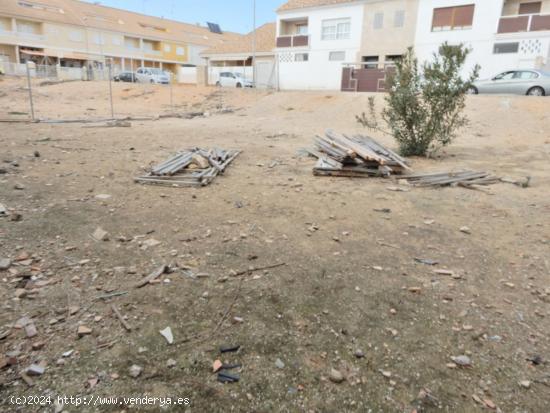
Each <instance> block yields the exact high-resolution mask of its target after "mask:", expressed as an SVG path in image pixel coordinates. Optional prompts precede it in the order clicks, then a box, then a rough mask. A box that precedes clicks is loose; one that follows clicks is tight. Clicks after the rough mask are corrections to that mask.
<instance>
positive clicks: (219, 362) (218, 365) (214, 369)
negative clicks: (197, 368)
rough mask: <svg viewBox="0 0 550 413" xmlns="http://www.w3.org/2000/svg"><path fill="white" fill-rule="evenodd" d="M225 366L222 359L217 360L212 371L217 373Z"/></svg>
mask: <svg viewBox="0 0 550 413" xmlns="http://www.w3.org/2000/svg"><path fill="white" fill-rule="evenodd" d="M222 367H223V363H222V362H221V361H220V360H215V361H214V363H212V371H213V372H214V373H217V372H218V371H220V370H221V369H222Z"/></svg>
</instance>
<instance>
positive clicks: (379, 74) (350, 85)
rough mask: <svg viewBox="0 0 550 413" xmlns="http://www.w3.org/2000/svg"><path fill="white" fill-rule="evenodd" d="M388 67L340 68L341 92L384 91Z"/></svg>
mask: <svg viewBox="0 0 550 413" xmlns="http://www.w3.org/2000/svg"><path fill="white" fill-rule="evenodd" d="M389 72H390V70H389V69H365V68H361V69H355V68H353V67H344V68H343V69H342V89H341V90H342V92H385V91H386V78H387V75H388V73H389Z"/></svg>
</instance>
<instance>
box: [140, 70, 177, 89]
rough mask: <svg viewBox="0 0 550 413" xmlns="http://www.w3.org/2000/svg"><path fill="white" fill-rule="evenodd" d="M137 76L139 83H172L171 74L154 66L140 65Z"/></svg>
mask: <svg viewBox="0 0 550 413" xmlns="http://www.w3.org/2000/svg"><path fill="white" fill-rule="evenodd" d="M136 77H137V80H138V82H139V83H160V84H163V85H167V84H169V83H170V76H169V75H168V74H167V73H166V72H164V71H162V70H160V69H156V68H154V67H140V68H139V69H138V70H137V72H136Z"/></svg>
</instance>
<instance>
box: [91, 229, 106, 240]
mask: <svg viewBox="0 0 550 413" xmlns="http://www.w3.org/2000/svg"><path fill="white" fill-rule="evenodd" d="M92 238H93V239H94V240H96V241H108V240H109V233H108V232H107V231H105V230H104V229H102V228H100V227H97V228H96V230H95V231H94V233H93V234H92Z"/></svg>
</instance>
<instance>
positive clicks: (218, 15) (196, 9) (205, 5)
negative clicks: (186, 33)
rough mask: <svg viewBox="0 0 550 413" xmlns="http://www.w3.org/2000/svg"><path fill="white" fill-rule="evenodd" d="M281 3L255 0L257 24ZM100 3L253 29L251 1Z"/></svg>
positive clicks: (106, 0)
mask: <svg viewBox="0 0 550 413" xmlns="http://www.w3.org/2000/svg"><path fill="white" fill-rule="evenodd" d="M87 1H88V2H89V3H96V2H97V1H92V0H87ZM284 2H285V0H256V21H257V26H260V25H262V24H264V23H267V22H272V21H275V10H276V9H277V8H278V7H279V6H280V5H281V4H283V3H284ZM99 3H101V4H102V5H104V6H110V7H116V8H119V9H126V10H130V11H135V12H137V13H143V14H149V15H152V16H157V17H165V18H167V19H172V20H178V21H182V22H184V23H192V24H195V23H201V24H202V25H204V24H205V23H206V22H212V23H218V24H219V25H220V26H221V28H222V30H226V31H232V32H237V33H249V32H250V31H251V30H252V28H253V24H252V21H253V18H252V16H253V14H252V4H253V0H229V1H228V0H100V1H99Z"/></svg>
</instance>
